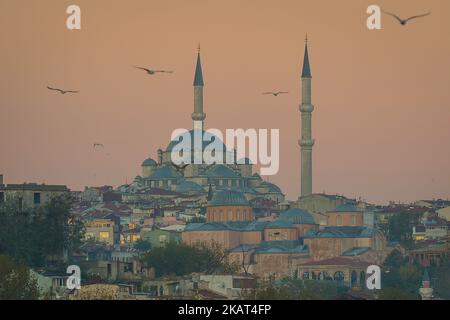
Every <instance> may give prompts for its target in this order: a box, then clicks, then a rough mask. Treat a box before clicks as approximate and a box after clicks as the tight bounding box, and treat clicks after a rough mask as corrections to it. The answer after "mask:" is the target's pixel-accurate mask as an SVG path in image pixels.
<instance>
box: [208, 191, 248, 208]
mask: <svg viewBox="0 0 450 320" xmlns="http://www.w3.org/2000/svg"><path fill="white" fill-rule="evenodd" d="M208 205H209V206H248V205H249V202H248V200H247V198H245V196H244V194H243V193H242V192H239V191H233V190H222V191H219V192H217V193H215V194H214V195H213V197H212V199H211V201H210V202H209V203H208Z"/></svg>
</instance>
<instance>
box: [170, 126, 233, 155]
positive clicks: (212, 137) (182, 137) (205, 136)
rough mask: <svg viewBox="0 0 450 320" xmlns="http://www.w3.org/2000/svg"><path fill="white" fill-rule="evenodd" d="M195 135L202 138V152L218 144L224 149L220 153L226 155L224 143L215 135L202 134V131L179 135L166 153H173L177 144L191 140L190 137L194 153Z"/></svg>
mask: <svg viewBox="0 0 450 320" xmlns="http://www.w3.org/2000/svg"><path fill="white" fill-rule="evenodd" d="M194 134H198V135H199V136H200V137H201V138H202V151H204V150H205V148H206V147H207V146H208V145H210V144H211V143H214V144H218V145H217V147H219V146H220V147H219V148H222V150H219V151H222V152H224V153H225V152H226V151H227V149H226V146H225V144H224V143H223V142H222V140H220V139H219V138H218V137H216V136H215V135H213V134H211V133H209V132H208V131H201V132H200V130H191V131H189V132H186V133H184V134H181V135H179V136H178V137H176V138H175V139H173V140H172V141H171V142H170V143H169V145H168V146H167V148H166V151H167V152H171V151H172V150H173V148H174V147H175V146H176V145H177V144H179V143H180V142H182V141H184V140H185V139H189V137H190V142H191V151H194ZM204 140H206V141H204Z"/></svg>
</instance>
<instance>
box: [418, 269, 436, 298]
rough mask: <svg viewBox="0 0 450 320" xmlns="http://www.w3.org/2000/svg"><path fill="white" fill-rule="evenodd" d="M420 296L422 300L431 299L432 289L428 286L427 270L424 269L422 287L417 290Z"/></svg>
mask: <svg viewBox="0 0 450 320" xmlns="http://www.w3.org/2000/svg"><path fill="white" fill-rule="evenodd" d="M419 293H420V296H421V297H422V300H431V299H433V288H432V287H431V285H430V276H429V275H428V270H427V269H426V268H425V271H424V272H423V277H422V287H420V289H419Z"/></svg>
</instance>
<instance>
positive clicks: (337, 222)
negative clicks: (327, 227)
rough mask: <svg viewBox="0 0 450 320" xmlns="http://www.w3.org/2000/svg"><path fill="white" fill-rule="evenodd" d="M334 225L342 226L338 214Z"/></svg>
mask: <svg viewBox="0 0 450 320" xmlns="http://www.w3.org/2000/svg"><path fill="white" fill-rule="evenodd" d="M336 225H337V226H342V217H341V216H340V215H338V216H336Z"/></svg>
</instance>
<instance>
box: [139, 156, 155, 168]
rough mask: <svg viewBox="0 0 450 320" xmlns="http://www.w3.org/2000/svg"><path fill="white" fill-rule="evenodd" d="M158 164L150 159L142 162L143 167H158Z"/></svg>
mask: <svg viewBox="0 0 450 320" xmlns="http://www.w3.org/2000/svg"><path fill="white" fill-rule="evenodd" d="M156 166H157V163H156V161H155V160H153V159H151V158H148V159H145V160H144V162H142V167H156Z"/></svg>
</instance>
